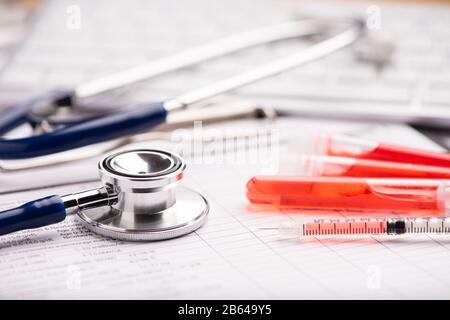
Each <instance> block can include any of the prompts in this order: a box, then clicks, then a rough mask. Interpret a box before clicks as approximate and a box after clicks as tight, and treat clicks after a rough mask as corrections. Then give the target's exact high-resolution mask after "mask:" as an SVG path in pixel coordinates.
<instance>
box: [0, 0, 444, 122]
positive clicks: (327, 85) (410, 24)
mask: <svg viewBox="0 0 450 320" xmlns="http://www.w3.org/2000/svg"><path fill="white" fill-rule="evenodd" d="M369 5H373V3H370V4H369V3H367V4H358V5H355V4H351V5H343V4H321V5H317V4H314V3H310V2H306V3H305V2H302V1H275V0H263V1H253V0H244V1H242V0H239V1H238V0H222V1H214V2H211V1H207V0H191V1H182V2H180V1H167V0H158V1H143V0H126V1H114V2H110V1H95V2H94V1H87V0H85V1H83V0H77V1H73V0H71V1H48V2H47V5H46V6H45V7H44V8H43V10H42V12H41V14H40V16H39V18H38V19H37V22H36V24H35V26H34V29H33V31H32V33H31V34H30V35H29V37H28V39H27V41H26V42H25V43H24V44H23V46H22V48H21V49H20V50H19V51H18V52H17V54H16V56H15V58H14V59H13V60H12V61H11V62H10V63H9V65H8V66H7V68H6V69H5V70H4V72H3V74H2V75H1V77H0V99H1V97H2V93H3V94H4V95H6V94H7V95H8V97H11V95H13V93H17V96H18V97H23V96H24V95H32V94H34V93H35V92H40V91H42V90H45V89H50V88H54V87H55V86H56V87H70V86H73V85H76V84H78V83H81V82H83V81H87V80H91V79H94V78H97V77H101V76H104V75H108V74H111V73H114V72H116V71H119V70H124V69H126V68H128V67H131V66H136V65H139V64H140V63H144V62H147V61H149V60H152V59H156V58H159V57H162V56H165V55H168V54H171V53H175V52H177V51H179V50H182V49H184V48H188V47H192V46H195V45H198V44H202V43H204V42H207V41H209V40H213V39H216V38H218V37H222V36H225V35H229V34H232V33H235V32H239V31H243V30H248V29H251V28H253V27H258V26H264V25H267V24H272V23H276V22H281V21H285V20H288V19H293V18H296V17H301V16H302V15H305V14H306V15H311V14H318V15H321V16H328V15H330V16H336V15H340V16H341V17H342V15H348V16H354V15H359V16H364V15H365V14H366V10H367V8H368V6H369ZM73 6H76V8H78V9H79V10H80V20H79V21H80V28H79V29H78V28H73V26H69V25H68V19H69V18H70V17H69V16H70V12H72V11H70V9H69V8H73ZM379 9H380V13H381V15H380V17H381V23H380V29H376V30H372V31H370V34H371V35H372V36H374V37H377V38H380V39H383V40H389V41H392V42H393V43H394V44H395V51H394V54H393V57H392V59H391V62H390V64H389V65H388V66H385V67H384V68H382V69H381V70H378V69H377V68H376V67H375V66H374V65H370V64H367V63H363V62H361V61H356V59H355V57H354V54H353V53H352V50H350V49H349V50H345V51H342V52H339V53H337V54H334V55H332V56H329V57H327V58H325V59H323V60H321V61H319V62H315V63H312V64H309V65H307V66H304V67H301V68H298V69H295V70H292V71H290V72H287V73H285V74H282V75H280V76H277V77H273V78H271V79H268V80H265V81H261V82H259V83H256V84H254V85H251V86H248V87H245V88H243V89H240V90H239V91H238V93H239V95H240V96H243V97H245V98H250V99H255V100H257V101H258V102H259V101H270V102H273V103H276V104H278V105H280V106H287V107H288V108H290V107H297V106H305V105H307V106H308V108H316V107H317V108H318V109H320V108H325V110H326V108H327V107H331V108H335V109H338V110H340V109H342V110H343V111H345V110H344V109H345V108H350V109H349V110H350V112H352V113H353V114H355V113H356V114H357V113H358V112H356V111H354V110H363V111H364V110H371V111H373V110H382V112H385V111H384V109H385V110H386V111H389V110H393V108H398V110H404V109H407V110H421V112H422V113H423V110H426V111H425V113H428V112H430V113H433V112H435V111H436V110H438V112H437V113H436V114H434V116H435V117H440V116H446V115H447V114H448V116H449V118H450V108H449V107H450V90H449V89H450V42H449V41H448V39H450V7H445V6H417V5H411V6H405V5H401V6H400V5H386V4H381V5H379ZM307 45H308V43H307V42H304V41H289V42H283V43H276V44H272V45H268V46H265V47H262V48H261V47H260V48H254V49H250V50H247V51H245V52H242V53H237V54H232V55H229V56H227V57H224V58H220V59H215V60H212V61H208V62H206V63H203V64H201V65H198V66H194V67H191V68H187V69H185V70H181V71H178V72H176V73H172V74H168V75H164V76H162V77H158V78H155V79H151V80H149V81H146V82H144V83H141V84H139V85H136V86H133V87H132V88H130V90H127V91H126V92H124V91H123V90H121V91H119V92H117V93H116V95H115V96H114V97H113V98H112V99H113V100H116V101H117V100H118V101H122V100H123V101H124V102H135V101H136V102H140V101H148V100H154V99H160V98H164V97H168V96H173V95H176V94H177V93H181V92H184V91H186V90H188V89H191V88H195V87H198V86H201V85H203V84H207V83H210V82H211V81H215V80H218V79H220V78H222V77H224V76H227V75H232V74H234V73H236V72H239V71H242V70H246V69H250V68H252V67H254V66H256V65H258V64H260V63H263V62H267V61H270V60H273V59H275V58H276V57H281V56H284V55H287V54H289V53H290V52H292V50H301V49H302V48H303V47H305V46H307ZM109 97H110V98H111V96H109ZM274 101H275V102H274ZM383 108H384V109H383Z"/></svg>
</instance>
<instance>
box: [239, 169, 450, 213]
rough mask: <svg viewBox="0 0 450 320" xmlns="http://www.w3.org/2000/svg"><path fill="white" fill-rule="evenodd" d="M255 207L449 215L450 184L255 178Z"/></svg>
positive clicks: (250, 194)
mask: <svg viewBox="0 0 450 320" xmlns="http://www.w3.org/2000/svg"><path fill="white" fill-rule="evenodd" d="M247 198H248V200H249V201H250V202H251V203H253V204H260V205H272V206H275V207H280V208H295V209H321V210H335V209H341V210H352V211H354V210H356V211H380V212H386V211H387V212H399V213H409V214H411V215H422V216H430V215H431V216H435V215H447V214H449V213H450V182H449V181H445V180H425V179H423V180H422V179H363V178H348V177H344V178H343V177H279V176H256V177H253V178H251V179H250V180H249V181H248V183H247Z"/></svg>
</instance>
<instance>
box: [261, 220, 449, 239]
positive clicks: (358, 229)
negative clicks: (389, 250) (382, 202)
mask: <svg viewBox="0 0 450 320" xmlns="http://www.w3.org/2000/svg"><path fill="white" fill-rule="evenodd" d="M261 229H265V230H270V229H275V230H278V232H279V233H280V235H281V236H283V237H300V238H303V237H317V236H319V237H320V236H350V235H402V234H427V233H434V234H450V218H436V217H432V218H431V217H430V218H404V219H403V218H392V219H391V218H389V219H386V218H362V219H314V220H299V221H296V222H282V223H280V225H279V227H277V228H261Z"/></svg>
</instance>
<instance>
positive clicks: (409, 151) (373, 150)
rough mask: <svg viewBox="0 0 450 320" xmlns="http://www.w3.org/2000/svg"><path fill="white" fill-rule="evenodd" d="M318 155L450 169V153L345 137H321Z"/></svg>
mask: <svg viewBox="0 0 450 320" xmlns="http://www.w3.org/2000/svg"><path fill="white" fill-rule="evenodd" d="M315 148H316V153H318V154H326V155H330V156H339V157H351V158H358V159H369V160H382V161H392V162H402V163H413V164H422V165H429V166H438V167H450V153H443V152H433V151H424V150H420V149H415V148H407V147H402V146H397V145H390V144H384V143H378V142H376V141H372V140H366V139H361V138H354V137H349V136H345V135H338V134H328V135H319V136H317V139H316V141H315Z"/></svg>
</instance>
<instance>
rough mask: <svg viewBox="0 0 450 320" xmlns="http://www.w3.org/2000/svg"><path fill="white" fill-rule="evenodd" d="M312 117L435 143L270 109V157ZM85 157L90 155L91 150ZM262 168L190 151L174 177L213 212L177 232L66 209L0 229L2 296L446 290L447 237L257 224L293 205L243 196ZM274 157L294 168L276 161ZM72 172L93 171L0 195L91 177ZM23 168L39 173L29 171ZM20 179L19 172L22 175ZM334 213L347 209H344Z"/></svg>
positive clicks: (289, 145) (13, 199) (22, 197)
mask: <svg viewBox="0 0 450 320" xmlns="http://www.w3.org/2000/svg"><path fill="white" fill-rule="evenodd" d="M228 126H230V124H228ZM234 126H235V127H236V128H237V129H239V126H245V127H248V123H244V124H241V125H239V122H237V123H236V124H234ZM255 126H257V124H256V125H255ZM317 126H320V127H327V128H329V129H332V130H333V131H336V132H354V133H360V134H362V135H364V136H366V137H370V138H376V139H379V140H385V141H386V140H390V141H391V142H395V141H392V139H393V137H394V139H395V140H396V141H398V142H403V143H408V144H410V145H416V146H421V147H424V148H428V149H430V150H438V147H436V146H435V145H433V143H431V142H429V141H428V140H426V138H424V137H423V136H421V135H419V134H418V133H417V132H415V131H413V130H412V129H410V128H408V127H405V126H394V125H373V124H351V123H343V122H336V123H332V122H324V121H320V122H319V121H311V120H309V121H308V120H299V119H280V120H278V121H277V123H276V128H278V129H279V134H280V137H282V138H280V141H281V143H280V146H279V150H278V151H279V154H280V158H279V161H280V164H279V165H280V166H281V165H282V164H283V154H285V153H287V152H288V151H289V152H291V153H292V152H293V151H295V150H299V151H300V152H301V150H302V146H301V143H303V141H304V139H302V137H303V136H305V135H306V134H307V133H308V132H312V131H314V128H317ZM219 127H220V126H219ZM299 128H301V130H299ZM286 133H289V134H288V135H286ZM286 136H288V138H286ZM283 137H284V138H283ZM164 145H165V147H168V148H171V147H173V146H172V145H170V144H169V143H168V142H161V141H160V142H154V143H152V142H148V143H147V146H150V147H152V146H157V147H162V146H164ZM237 152H239V151H237ZM84 165H85V166H86V165H88V164H87V163H86V164H84ZM89 165H93V166H94V167H95V161H93V160H92V161H91V163H90V164H89ZM68 168H74V169H73V170H70V169H68ZM272 169H273V168H268V167H267V165H265V166H264V168H262V167H261V166H259V167H258V166H254V165H248V164H245V163H240V164H233V165H227V164H214V163H210V164H196V163H190V164H189V163H188V168H187V170H186V173H187V174H186V178H185V181H184V182H183V183H184V184H185V185H188V186H190V187H193V188H196V189H197V190H199V191H200V192H202V193H203V194H204V195H205V196H206V197H207V199H208V200H209V202H210V204H211V212H210V217H209V220H208V221H207V223H206V224H205V225H204V226H203V227H202V228H200V229H199V230H197V231H196V232H194V233H192V234H189V235H187V236H184V237H181V238H177V239H172V240H167V241H158V242H144V243H135V242H122V241H117V240H111V239H108V238H104V237H101V236H98V235H95V234H93V233H91V232H89V231H87V230H86V229H84V228H83V227H82V226H81V225H80V224H79V223H78V222H77V220H76V219H75V217H74V216H69V217H68V218H67V220H66V221H64V222H63V223H59V224H55V225H52V226H49V227H45V228H40V229H35V230H28V231H23V232H18V233H14V234H10V235H7V236H2V237H0V297H1V298H13V299H21V298H32V299H33V298H44V299H49V298H62V299H72V298H75V299H79V298H87V299H93V298H125V299H167V298H171V299H196V298H203V299H205V298H206V299H216V298H217V299H219V298H221V299H222V298H233V299H260V298H274V299H278V298H283V299H313V298H325V299H335V298H344V299H346V298H357V299H359V298H387V299H391V298H438V299H439V298H448V297H449V296H450V275H449V273H448V272H446V270H448V268H449V267H450V251H449V248H450V239H448V238H445V237H444V238H442V237H441V238H439V237H436V236H431V235H423V236H414V237H406V238H402V239H392V237H391V238H383V237H369V238H363V239H339V238H334V239H326V240H311V241H307V242H301V241H299V240H294V239H280V238H279V237H278V236H277V234H276V232H271V231H268V230H261V229H260V228H261V227H269V226H276V225H277V224H278V223H279V222H280V221H286V220H290V219H296V218H299V217H300V216H302V214H303V213H298V212H280V211H277V212H276V211H270V210H265V211H255V210H253V209H252V208H250V206H249V204H248V201H247V199H246V198H245V183H246V181H247V179H248V178H249V177H251V176H252V175H254V174H258V173H261V170H263V171H264V170H272ZM278 169H279V170H281V171H283V170H295V169H292V168H287V167H286V166H284V167H283V168H278ZM82 172H83V171H82V168H80V167H77V165H73V164H72V165H69V166H66V173H65V174H66V176H67V179H73V180H74V181H75V180H76V178H77V176H78V178H80V179H81V180H86V179H87V178H92V182H86V183H73V184H70V185H63V186H58V187H51V188H38V189H36V188H32V189H33V190H29V191H21V192H14V193H7V192H6V193H5V192H4V191H3V193H2V195H1V196H0V201H1V207H2V208H6V207H11V206H13V205H16V204H18V203H20V202H23V201H27V200H29V199H32V198H34V197H39V196H43V195H47V194H64V193H68V192H74V191H77V190H81V189H83V188H87V187H94V186H96V185H98V183H99V182H96V181H95V176H93V175H94V174H95V173H94V172H93V171H91V170H86V173H85V175H86V177H82V176H83V173H82ZM30 176H31V177H33V175H30ZM80 176H81V177H80ZM85 178H86V179H85ZM1 179H2V178H0V180H1ZM33 179H37V180H39V178H38V177H36V176H35V177H33ZM40 180H41V183H42V178H41V179H40ZM50 180H51V179H50ZM87 180H89V179H87ZM27 183H28V182H27V181H23V187H26V185H27ZM30 183H31V185H32V184H33V181H30ZM23 189H26V188H23ZM336 214H337V215H339V216H345V212H337V213H336Z"/></svg>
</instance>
